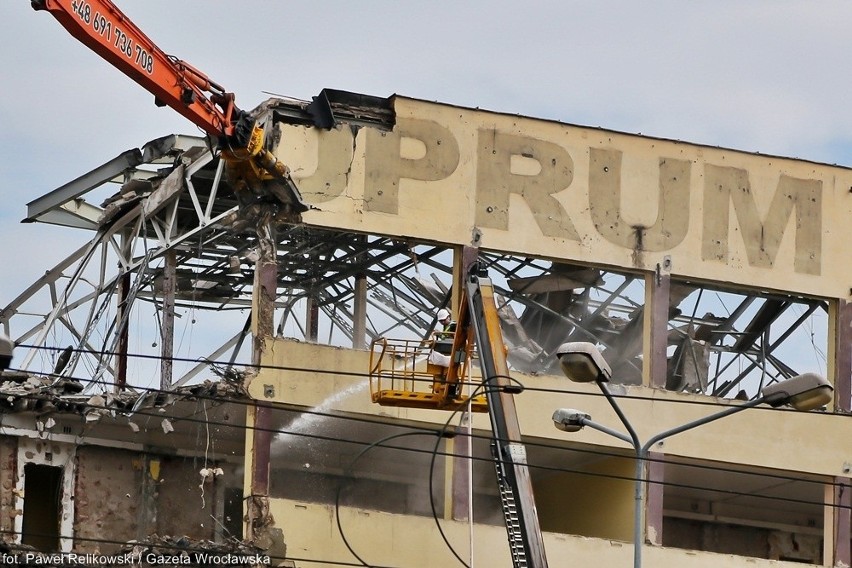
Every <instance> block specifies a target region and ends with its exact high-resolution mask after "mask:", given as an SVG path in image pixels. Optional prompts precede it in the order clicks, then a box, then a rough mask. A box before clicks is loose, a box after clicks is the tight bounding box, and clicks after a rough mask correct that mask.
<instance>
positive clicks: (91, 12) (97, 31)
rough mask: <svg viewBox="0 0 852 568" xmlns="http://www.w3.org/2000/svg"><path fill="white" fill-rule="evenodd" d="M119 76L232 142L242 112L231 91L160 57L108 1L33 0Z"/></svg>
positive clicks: (163, 55) (173, 60)
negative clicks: (122, 74) (115, 69)
mask: <svg viewBox="0 0 852 568" xmlns="http://www.w3.org/2000/svg"><path fill="white" fill-rule="evenodd" d="M31 4H32V7H33V8H34V9H36V10H46V11H48V12H49V13H50V14H51V15H52V16H53V17H54V18H56V19H57V20H58V21H59V23H60V24H61V25H62V26H63V27H64V28H65V29H66V30H68V32H69V33H70V34H71V35H72V36H74V37H75V38H77V39H78V40H79V41H81V42H82V43H83V44H85V45H86V46H87V47H88V48H89V49H91V50H92V51H94V52H95V53H97V54H98V55H100V56H101V57H102V58H104V59H106V60H107V61H109V62H110V63H111V64H112V65H113V66H115V67H116V68H117V69H118V70H120V71H121V72H122V73H124V74H125V75H127V76H128V77H130V78H131V79H133V80H134V81H136V82H137V83H139V84H140V85H142V87H144V88H145V89H147V90H148V91H149V92H151V93H153V95H154V97H155V100H156V101H158V103H161V104H164V105H168V106H169V107H171V108H173V109H174V110H176V111H177V112H179V113H180V114H181V115H183V116H184V117H186V118H187V119H188V120H190V121H191V122H193V123H194V124H196V125H197V126H198V127H199V128H201V129H202V130H204V131H205V132H207V133H208V134H209V135H211V136H214V137H216V138H220V139H221V138H230V137H232V136H233V135H234V134H235V123H236V122H237V120H238V118H239V115H240V111H239V110H238V109H237V108H236V107H235V106H234V95H233V93H228V92H225V90H224V89H223V88H222V87H221V86H219V85H217V84H216V83H214V82H213V81H211V80H210V79H209V78H208V77H207V76H206V75H205V74H204V73H201V72H200V71H198V70H197V69H195V68H194V67H192V66H191V65H189V64H187V63H186V62H184V61H181V60H180V59H177V58H175V57H173V56H171V55H167V54H166V53H164V52H163V51H162V50H161V49H160V48H159V47H157V46H156V44H154V42H152V41H151V40H150V39H149V38H148V36H146V35H145V34H144V33H143V32H142V30H140V29H139V28H138V27H136V25H135V24H134V23H133V22H132V21H130V20H129V19H128V18H127V16H125V15H124V14H123V13H122V12H121V10H119V9H118V8H117V7H116V6H115V5H114V4H113V3H112V2H110V1H109V0H32V2H31Z"/></svg>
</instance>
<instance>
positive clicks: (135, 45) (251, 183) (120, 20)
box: [30, 0, 308, 213]
mask: <svg viewBox="0 0 852 568" xmlns="http://www.w3.org/2000/svg"><path fill="white" fill-rule="evenodd" d="M30 4H31V5H32V7H33V8H34V9H35V10H45V11H47V12H49V13H50V14H51V15H52V16H53V17H54V18H56V20H57V21H58V22H59V23H60V24H61V25H62V27H64V28H65V29H66V30H67V31H68V32H69V33H70V34H71V35H72V36H74V37H75V38H77V39H78V40H79V41H80V42H82V43H83V44H84V45H86V46H87V47H88V48H89V49H91V50H92V51H94V52H95V53H96V54H98V55H100V56H101V57H102V58H103V59H105V60H106V61H108V62H109V63H111V64H112V65H113V66H114V67H115V68H117V69H118V70H119V71H121V72H122V73H124V74H125V75H127V76H128V77H130V78H131V79H133V80H134V81H136V82H137V83H138V84H139V85H141V86H142V87H144V88H145V89H147V90H148V91H149V92H150V93H152V94H153V95H154V101H155V103H156V104H158V105H159V106H169V107H171V108H173V109H174V110H176V111H177V112H179V113H180V114H181V115H183V116H184V117H185V118H187V119H188V120H190V121H191V122H192V123H194V124H195V125H197V126H198V127H199V128H201V129H202V130H204V132H206V133H207V134H208V135H209V136H211V137H213V138H214V139H216V141H217V143H218V146H219V149H220V150H222V157H223V158H224V159H225V161H226V163H227V165H228V169H229V176H230V177H231V179H232V182H233V184H234V186H235V191H238V192H239V191H240V190H242V189H245V188H247V189H249V190H251V193H253V194H255V195H260V196H263V195H266V194H271V195H274V196H275V197H276V198H277V199H278V200H279V201H281V202H282V203H284V204H286V205H288V206H289V207H290V208H291V210H292V211H294V212H296V213H300V212H302V211H305V210H307V209H308V207H307V206H306V205H305V204H304V203H303V202H302V199H301V195H300V194H299V192H298V189H297V188H296V186H295V184H294V183H293V181H292V179H291V178H290V172H289V169H288V168H287V167H286V166H285V165H284V164H282V163H281V162H279V161H278V159H277V158H275V156H274V155H272V153H271V152H270V151H269V150H267V149H266V148H265V147H264V144H265V139H264V133H263V129H262V128H261V127H260V126H259V125H258V124H257V122H256V121H255V119H254V118H253V117H251V116H250V115H249V114H248V113H246V112H243V111H241V110H240V109H238V108H237V107H236V106H235V105H234V94H233V93H230V92H227V91H226V90H225V89H224V88H222V87H221V86H220V85H218V84H217V83H214V82H213V81H211V80H210V78H209V77H207V75H205V74H204V73H202V72H201V71H199V70H197V69H195V68H194V67H193V66H191V65H189V64H188V63H186V62H185V61H181V60H180V59H178V58H177V57H174V56H172V55H167V54H166V53H165V52H164V51H163V50H161V49H160V48H159V47H157V45H156V44H155V43H154V42H153V41H151V40H150V39H149V38H148V36H147V35H145V34H144V33H143V32H142V30H140V29H139V28H138V27H136V25H135V24H134V23H133V22H132V21H131V20H130V19H128V18H127V16H125V15H124V14H123V13H122V12H121V10H119V9H118V8H117V7H116V6H115V5H114V4H113V3H112V2H111V1H110V0H31V2H30ZM267 182H272V183H267ZM243 193H245V192H243ZM243 201H245V200H244V199H243Z"/></svg>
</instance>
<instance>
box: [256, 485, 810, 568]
mask: <svg viewBox="0 0 852 568" xmlns="http://www.w3.org/2000/svg"><path fill="white" fill-rule="evenodd" d="M271 513H272V515H273V516H274V517H275V518H276V519H279V524H280V525H281V526H282V527H283V530H284V532H285V533H286V534H287V541H288V554H290V555H292V556H293V557H299V558H306V559H311V560H312V561H311V562H310V564H311V566H319V567H325V566H329V567H330V566H338V565H340V564H336V563H357V560H356V559H355V557H354V556H353V555H352V553H351V552H350V551H349V550H348V549H347V548H346V546H345V545H344V544H343V541H342V539H341V537H340V533H339V531H338V528H337V522H336V519H335V515H334V513H335V512H334V507H333V506H328V505H315V504H310V503H304V502H299V501H289V500H275V501H274V502H273V503H272V507H271ZM340 523H341V526H342V527H343V530H344V534H345V535H346V539H347V541H348V542H349V544H350V546H352V548H353V549H354V551H355V552H356V553H357V554H358V555H359V556H360V557H361V558H362V559H363V560H364V561H365V562H366V563H367V564H370V565H379V566H412V567H423V568H427V567H432V566H452V565H454V564H456V563H457V562H458V560H457V559H456V558H455V557H454V556H453V554H452V552H451V551H450V550H449V548H448V547H447V545H446V544H445V543H444V541H443V540H442V539H441V536H440V534H439V533H438V530H437V528H436V527H435V521H434V520H433V519H430V518H425V517H405V516H401V515H393V514H389V513H378V512H375V511H365V510H360V509H346V508H343V509H341V510H340ZM441 527H442V529H443V530H444V532H445V534H446V535H447V538H448V540H449V541H450V543H451V544H452V546H453V548H454V549H455V551H456V553H457V554H458V555H459V556H460V557H461V558H462V559H464V560H465V562H467V563H468V564H471V565H476V566H489V567H493V568H501V567H505V568H511V566H512V562H511V558H510V556H509V549H508V544H507V542H506V531H505V529H504V528H503V527H499V526H483V525H474V526H473V539H472V541H471V538H470V536H471V527H470V526H469V525H468V524H467V523H462V522H455V521H441ZM544 539H545V549H546V552H547V557H548V558H549V559H550V565H551V566H630V565H631V562H632V555H633V547H632V545H630V544H626V543H623V542H617V541H611V540H607V539H596V538H584V537H578V536H571V535H562V534H554V533H545V535H544ZM471 542H472V544H473V551H472V560H473V563H471V562H470V560H471ZM646 551H647V552H646V553H645V555H644V557H643V559H644V563H645V565H646V566H654V567H655V568H740V567H742V566H743V564H744V561H743V558H742V557H741V556H735V555H731V554H714V553H712V552H696V551H689V552H686V551H684V550H680V549H675V548H666V547H654V548H646ZM747 562H748V564H747V565H748V566H751V567H753V568H763V567H766V568H769V567H770V566H771V567H773V568H793V567H794V566H801V564H796V563H794V562H785V561H777V560H765V559H759V558H749V559H748V561H747Z"/></svg>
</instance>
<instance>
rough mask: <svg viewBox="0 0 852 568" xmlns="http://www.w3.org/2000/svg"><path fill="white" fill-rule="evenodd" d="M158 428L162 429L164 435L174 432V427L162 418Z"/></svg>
mask: <svg viewBox="0 0 852 568" xmlns="http://www.w3.org/2000/svg"><path fill="white" fill-rule="evenodd" d="M160 426H162V427H163V432H165V433H166V434H168V433H169V432H174V431H175V427H174V426H172V423H171V422H169V419H168V418H163V421H162V422H161V423H160Z"/></svg>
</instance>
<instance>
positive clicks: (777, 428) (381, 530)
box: [246, 339, 852, 566]
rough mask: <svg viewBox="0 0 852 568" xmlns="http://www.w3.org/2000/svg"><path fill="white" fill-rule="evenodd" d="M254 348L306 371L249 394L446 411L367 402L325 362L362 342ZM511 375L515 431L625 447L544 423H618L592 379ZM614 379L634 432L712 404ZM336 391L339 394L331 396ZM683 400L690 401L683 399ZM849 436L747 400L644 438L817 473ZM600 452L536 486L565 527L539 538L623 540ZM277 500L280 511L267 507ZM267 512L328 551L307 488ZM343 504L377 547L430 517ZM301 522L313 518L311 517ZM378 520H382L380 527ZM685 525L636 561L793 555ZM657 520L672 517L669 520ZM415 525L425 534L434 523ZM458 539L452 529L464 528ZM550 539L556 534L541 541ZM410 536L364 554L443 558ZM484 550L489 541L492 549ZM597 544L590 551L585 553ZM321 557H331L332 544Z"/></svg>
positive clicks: (684, 452) (341, 360)
mask: <svg viewBox="0 0 852 568" xmlns="http://www.w3.org/2000/svg"><path fill="white" fill-rule="evenodd" d="M264 347H265V349H264V367H266V366H270V367H286V368H289V369H305V370H304V371H293V370H290V371H281V370H278V369H275V370H273V369H267V368H262V369H261V371H260V372H259V374H258V376H257V377H256V378H255V379H254V380H253V381H252V382H251V384H250V385H249V392H250V394H251V395H252V396H253V397H255V398H257V399H259V400H268V401H275V402H280V403H285V404H288V405H298V406H304V407H308V408H312V407H316V406H319V405H322V408H323V411H324V412H328V411H338V410H339V411H345V412H349V413H356V414H361V415H365V416H369V417H371V418H372V419H378V420H383V421H387V422H388V423H391V424H399V423H410V422H415V423H419V424H421V425H427V426H432V427H434V428H439V427H440V426H441V425H442V424H443V423H444V421H445V420H446V419H447V416H446V413H444V412H437V411H432V410H418V409H410V408H396V407H380V406H378V405H374V404H373V403H371V401H370V396H369V385H368V384H367V383H368V380H367V378H366V377H364V378H357V377H352V376H347V375H343V374H336V373H335V372H334V371H335V370H338V371H345V372H346V373H352V372H353V371H356V372H357V371H358V370H359V369H361V370H363V371H364V372H365V373H366V370H367V368H368V366H369V354H368V353H367V352H365V351H358V350H351V349H340V348H334V347H328V346H321V345H314V344H307V343H301V342H296V341H287V340H281V339H277V340H271V341H269V342H268V343H267V344H266V345H265V346H264ZM317 362H320V363H317ZM516 378H519V380H520V381H521V382H522V383H523V384H525V385H526V386H527V387H534V388H532V389H530V388H528V389H527V390H525V391H524V392H523V393H522V394H520V395H518V396H516V404H517V409H518V416H519V421H520V425H521V431H522V432H523V433H524V435H525V436H529V437H530V438H535V439H539V440H550V441H551V443H557V442H564V441H565V440H566V439H568V440H570V441H571V442H576V443H579V444H588V445H589V446H590V447H594V448H597V450H599V451H600V450H603V451H606V449H607V448H610V450H611V451H621V452H624V450H626V449H629V448H628V447H627V446H626V444H622V443H621V442H618V441H615V440H614V439H613V438H612V437H610V436H607V435H604V434H602V433H599V432H597V431H595V430H591V429H585V430H583V431H581V432H577V433H573V434H565V433H562V432H558V431H557V430H555V429H554V427H553V424H552V421H551V413H552V411H553V410H554V409H555V408H558V407H574V408H582V409H583V410H584V411H586V412H588V413H589V414H591V415H592V416H593V417H594V418H595V420H596V421H597V422H599V423H602V424H604V425H606V426H608V427H610V428H612V429H614V430H619V431H621V430H623V426H622V425H621V424H620V422H619V421H618V418H617V417H616V416H615V415H614V413H613V412H612V409H611V408H610V407H609V405H608V404H607V403H606V401H605V400H604V399H603V397H602V396H600V393H599V391H597V390H596V388H595V387H594V386H589V385H582V384H576V383H570V382H568V381H567V380H566V379H564V378H561V377H553V376H535V377H528V376H519V377H516ZM537 389H543V390H541V391H539V390H537ZM614 389H615V390H616V394H624V395H628V396H626V397H623V398H621V406H622V408H623V410H624V412H625V414H626V415H627V416H628V417H630V418H631V420H633V422H634V425H635V426H636V428H637V430H638V434H639V437H640V439H642V440H646V439H648V438H650V437H651V436H652V435H654V434H656V433H658V432H661V431H664V430H667V429H670V428H672V427H675V426H678V425H681V424H685V423H687V422H690V421H692V420H695V419H698V418H700V417H702V416H706V415H708V414H711V413H713V412H716V411H718V410H719V409H720V408H719V406H717V405H711V406H708V405H707V404H706V403H707V402H710V400H709V399H708V398H707V397H703V396H699V395H691V394H686V393H672V392H666V391H661V390H657V389H651V388H648V387H641V386H637V387H615V386H614ZM620 389H623V390H620ZM342 392H346V393H347V394H346V395H345V396H341V395H340V393H342ZM328 401H333V404H331V405H329V404H328ZM690 402H691V403H694V404H689V403H690ZM713 402H715V403H717V404H718V405H728V404H736V403H737V402H736V401H726V400H722V399H718V400H713ZM473 422H474V428H476V429H480V430H483V431H488V430H490V425H489V424H488V417H487V415H475V416H474V419H473ZM850 436H852V422H850V421H849V420H848V416H844V415H838V414H831V413H819V412H811V413H797V412H793V411H779V410H768V409H767V410H761V409H750V410H746V411H744V412H742V413H739V414H736V415H733V416H731V417H728V418H726V419H725V420H721V421H719V422H716V423H711V424H707V425H705V426H703V427H701V428H697V429H695V430H691V431H688V432H685V433H682V434H680V435H678V436H675V437H673V438H670V439H667V440H666V441H665V443H664V444H660V445H658V446H657V447H655V448H654V452H655V453H656V454H657V455H659V456H661V457H662V456H666V457H679V458H689V459H696V460H705V461H706V460H712V461H714V462H718V463H721V464H734V465H735V466H737V467H752V468H768V469H769V470H779V471H786V472H801V473H802V474H809V475H819V476H825V478H826V480H828V479H831V478H832V477H833V476H842V475H843V471H844V468H845V467H847V464H846V461H848V459H847V457H846V456H844V455H843V454H842V453H841V452H838V451H837V449H838V448H840V447H845V445H846V443H847V442H846V441H848V440H849V439H850ZM250 450H251V438H249V444H248V447H247V452H246V455H247V456H249V455H251V452H250ZM628 455H629V453H628ZM609 462H611V463H607V461H606V460H604V461H603V462H601V461H599V462H598V463H596V464H592V465H590V466H588V468H587V470H588V471H589V472H590V473H592V474H594V475H592V476H591V477H592V478H593V479H592V480H591V481H590V480H589V477H590V476H582V475H579V474H573V475H572V474H554V475H552V476H551V477H550V478H546V479H545V480H544V481H543V482H542V483H538V484H537V485H536V489H535V490H536V501H537V503H540V505H539V507H540V510H539V515H540V518H541V522H542V526H543V527H545V528H546V529H548V530H552V531H556V532H558V533H563V532H564V533H566V534H551V535H549V536H548V545H549V547H554V548H556V549H558V548H559V547H560V546H563V544H564V546H565V547H566V548H565V550H564V553H566V554H571V555H574V554H577V553H578V550H582V549H583V547H585V546H587V545H588V539H586V540H584V539H578V538H575V537H571V536H568V533H570V534H581V535H584V536H586V537H594V538H592V539H591V540H592V541H598V542H608V541H607V540H606V539H615V540H618V541H621V542H623V543H629V542H630V541H631V540H632V534H631V529H632V510H633V484H632V483H630V482H626V481H623V480H622V481H619V480H618V479H617V478H619V477H620V478H622V479H631V478H632V476H633V475H634V472H633V461H632V460H631V459H614V460H613V459H610V460H609ZM246 467H247V469H248V468H250V467H251V463H250V462H247V464H246ZM572 487H573V492H572ZM291 499H292V498H291ZM601 499H603V503H604V504H603V505H601ZM566 510H570V511H572V512H573V513H572V515H573V517H572V519H570V522H569V521H568V520H566V519H565V518H564V514H565V511H566ZM276 511H279V512H278V513H276ZM271 512H272V517H273V518H274V519H275V526H276V527H278V528H280V529H281V530H283V531H284V534H285V535H286V538H287V545H288V551H289V554H291V555H293V556H305V557H316V558H324V559H328V558H330V557H329V556H328V555H325V553H326V552H329V551H333V550H338V549H336V548H335V547H334V546H331V547H329V545H328V539H329V538H331V539H336V538H337V537H336V536H335V533H336V526H335V524H334V520H333V518H334V517H333V514H331V513H330V512H329V510H328V507H324V506H323V505H321V504H318V503H311V502H310V499H305V501H303V502H293V501H291V500H290V499H272V500H271ZM350 514H351V515H352V517H353V519H355V518H359V519H361V521H363V522H361V523H357V522H355V521H354V520H353V521H352V524H353V526H354V527H355V528H353V530H354V531H356V534H360V535H362V536H361V537H360V538H362V539H363V542H364V543H365V544H364V545H363V546H365V550H369V551H375V550H381V554H382V555H383V554H384V553H385V552H386V549H390V548H391V546H390V545H388V544H387V538H388V537H387V535H388V534H395V533H397V532H398V533H399V534H403V533H405V534H420V532H419V530H420V529H417V528H416V527H418V526H419V523H427V524H426V525H425V526H426V527H428V523H430V522H433V521H430V519H428V517H427V518H424V517H422V516H421V517H417V516H412V515H409V516H403V515H393V514H391V513H380V512H377V511H369V512H364V511H360V510H357V511H355V510H353V511H352V512H351V513H350ZM305 515H308V516H311V518H312V519H313V517H312V515H317V516H318V518H317V519H316V522H317V523H318V524H315V525H311V524H308V521H306V520H304V519H303V518H302V517H303V516H305ZM367 517H369V519H367ZM310 522H311V523H313V522H314V520H311V521H310ZM386 522H387V523H388V525H387V526H385V523H386ZM686 525H688V523H686ZM686 525H681V526H680V527H679V528H678V529H677V530H676V531H674V532H673V533H672V534H670V535H667V536H664V538H666V541H665V542H664V544H665V543H669V544H671V543H672V542H675V543H677V546H680V547H682V548H678V549H665V552H659V547H650V549H649V550H648V552H647V553H646V555H645V556H646V557H647V561H646V562H647V565H653V566H669V565H670V566H687V565H689V566H692V565H695V566H704V565H707V566H725V565H731V566H734V565H738V564H737V561H735V560H732V559H734V558H737V557H736V556H733V557H731V556H727V555H713V554H709V553H696V552H695V551H694V550H683V548H687V549H688V548H689V543H691V542H692V543H694V544H695V545H696V546H697V547H699V548H700V547H709V548H707V549H708V550H725V551H726V552H740V553H742V554H744V555H751V554H754V555H756V556H758V557H763V558H769V556H768V555H769V554H770V553H773V554H777V555H776V556H774V557H775V558H790V559H792V558H794V557H793V556H791V555H790V554H789V553H788V554H782V553H781V551H782V549H783V547H781V545H780V544H778V543H776V544H775V545H771V544H770V542H769V539H770V536H771V535H772V534H775V533H778V534H780V532H779V531H774V532H773V531H763V532H760V530H759V529H757V528H755V529H753V530H752V529H747V528H743V527H734V528H730V529H729V530H727V532H726V530H725V529H724V528H722V527H719V526H715V525H712V524H710V525H707V524H702V523H696V524H695V526H694V527H692V529H693V530H690V527H689V526H686ZM347 526H348V525H347ZM668 526H671V524H670V523H669V524H668ZM478 527H479V528H477V535H479V536H477V543H478V546H479V545H481V546H482V547H483V550H481V551H478V552H476V553H475V555H478V554H481V555H482V556H481V557H479V558H480V560H482V559H483V558H487V559H488V561H486V562H485V563H486V564H487V565H494V566H500V565H506V564H505V561H506V559H507V558H508V552H507V551H503V550H502V548H500V547H502V546H504V543H505V533H504V532H503V529H502V527H499V526H497V527H490V529H494V530H493V531H491V530H490V529H489V530H485V527H484V526H478ZM696 527H697V528H696ZM422 530H423V531H426V532H427V533H428V532H429V531H430V530H433V529H429V528H424V529H422ZM829 530H830V529H829ZM459 531H460V533H462V534H466V531H467V528H466V527H465V528H464V529H463V530H462V529H459ZM696 531H698V532H696ZM347 536H348V533H347ZM750 536H752V537H755V539H754V541H753V542H752V541H749V538H750ZM776 536H777V535H776ZM729 537H730V539H729ZM757 537H759V538H757ZM460 538H462V540H463V537H460ZM772 538H775V537H772ZM807 538H811V537H807ZM672 539H674V540H672ZM714 539H716V540H717V541H718V540H719V539H722V540H723V541H724V540H725V539H729V540H730V542H727V541H726V542H724V543H723V544H724V546H728V547H729V548H727V549H726V548H724V546H722V545H714V544H713V543H714V542H715V541H714ZM320 541H322V543H320ZM747 541H748V542H747ZM550 542H554V543H556V544H554V545H551V544H550ZM720 542H721V541H720ZM418 543H419V539H418ZM560 543H563V544H560ZM737 543H740V544H742V546H739V545H737ZM408 544H410V542H409V543H408ZM806 544H807V546H808V548H809V550H810V549H812V548H813V542H810V541H809V542H808V543H806ZM711 545H713V546H715V548H714V547H713V546H711ZM420 546H421V545H420V544H417V545H416V546H415V547H414V548H413V549H409V550H403V548H404V547H402V546H401V545H400V546H398V547H394V548H393V551H392V553H390V552H389V553H388V556H381V558H371V559H370V560H369V561H372V562H377V563H387V564H400V563H402V564H406V561H407V560H409V559H410V560H411V562H410V564H408V565H412V566H431V565H442V562H445V560H444V559H443V558H439V556H440V554H439V553H437V552H434V551H431V550H428V551H427V550H426V549H425V548H422V549H421V548H419V547H420ZM596 546H597V545H595V546H593V547H592V548H595V547H596ZM625 548H629V544H626V545H625ZM647 548H648V547H646V549H647ZM495 550H500V552H499V553H496V552H495ZM296 551H299V552H296ZM321 551H322V553H321ZM600 552H601V551H600V550H596V552H595V554H598V553H600ZM788 552H789V551H788ZM818 553H819V551H818ZM340 554H341V555H342V556H341V557H344V558H349V559H350V560H351V557H350V556H347V554H348V552H340ZM548 554H549V555H551V557H555V558H558V557H559V552H553V551H551V550H550V548H548ZM621 554H626V556H625V560H623V561H621V560H617V558H619V557H620V555H621ZM630 554H631V552H629V551H624V550H623V549H620V550H618V551H617V550H614V549H613V548H612V547H610V548H607V549H606V553H605V554H604V556H603V557H602V558H609V559H610V560H611V562H609V561H607V562H601V561H600V560H596V561H595V562H596V563H598V564H602V565H619V564H617V563H620V562H623V563H624V564H625V565H626V564H627V563H629V560H627V559H628V558H629V556H630ZM657 554H662V556H660V557H659V562H660V563H657V562H653V561H651V558H654V557H655V555H657ZM435 555H437V556H435ZM492 555H493V563H492V562H491V560H492ZM331 557H333V558H338V557H337V556H334V555H332V556H331ZM796 558H797V559H799V558H798V557H796ZM425 559H428V560H425ZM369 561H368V562H369ZM741 561H742V558H741V557H740V562H741ZM718 562H721V563H718ZM756 562H757V565H758V566H760V565H763V564H761V561H756ZM692 563H695V564H692ZM767 565H768V564H767Z"/></svg>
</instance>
